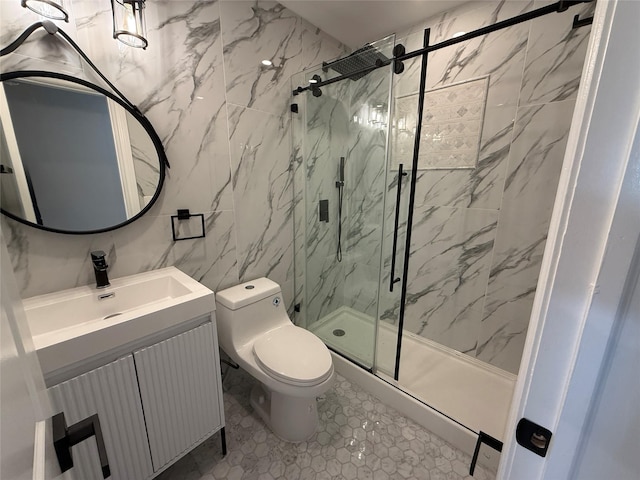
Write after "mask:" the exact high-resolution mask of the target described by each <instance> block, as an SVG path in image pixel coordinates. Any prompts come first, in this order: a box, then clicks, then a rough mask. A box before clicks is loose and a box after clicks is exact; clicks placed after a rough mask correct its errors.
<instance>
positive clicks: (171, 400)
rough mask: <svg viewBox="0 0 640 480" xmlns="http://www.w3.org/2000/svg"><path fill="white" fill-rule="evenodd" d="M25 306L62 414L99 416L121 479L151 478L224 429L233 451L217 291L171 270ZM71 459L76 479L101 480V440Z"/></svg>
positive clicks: (81, 446)
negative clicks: (217, 321)
mask: <svg viewBox="0 0 640 480" xmlns="http://www.w3.org/2000/svg"><path fill="white" fill-rule="evenodd" d="M24 307H25V311H26V314H27V321H28V323H29V326H30V328H31V332H32V335H33V341H34V346H35V349H36V351H37V352H38V357H39V359H40V363H41V366H42V370H43V372H44V375H45V380H46V382H47V386H48V387H49V393H50V396H51V398H52V401H53V403H54V405H55V406H56V408H57V409H58V410H59V411H63V412H64V414H65V417H66V420H67V423H68V424H73V423H75V422H78V421H80V420H82V419H84V418H87V417H89V416H91V415H93V414H95V413H97V414H98V417H99V419H100V423H101V426H102V432H103V437H104V441H105V447H106V450H107V455H108V459H109V465H110V469H111V478H112V479H114V480H133V479H135V480H138V479H139V480H143V479H149V478H152V477H154V476H156V475H158V474H159V473H160V472H162V471H163V470H165V469H166V468H168V467H169V466H170V465H172V464H173V463H175V462H176V461H177V460H178V459H179V458H181V457H182V456H184V455H185V454H186V453H188V452H189V451H190V450H192V449H193V448H194V447H196V446H197V445H198V444H200V443H201V442H202V441H204V440H206V439H207V438H208V437H210V436H211V435H212V434H214V433H215V432H217V431H219V430H222V432H221V437H222V444H223V452H224V450H225V448H226V447H225V445H224V424H225V422H224V411H223V403H222V385H221V378H220V359H219V355H218V339H217V334H216V324H215V312H214V310H215V300H214V294H213V292H212V291H211V290H209V289H208V288H206V287H204V286H203V285H201V284H200V283H198V282H196V281H195V280H193V279H192V278H191V277H189V276H187V275H185V274H184V273H182V272H180V271H179V270H177V269H176V268H174V267H170V268H165V269H161V270H154V271H151V272H147V273H142V274H138V275H132V276H130V277H124V278H120V279H115V280H112V281H111V286H110V287H107V288H105V289H100V290H98V289H96V288H95V287H89V286H87V287H80V288H75V289H71V290H66V291H63V292H57V293H53V294H48V295H41V296H38V297H33V298H30V299H27V300H25V301H24ZM54 413H56V412H54ZM72 452H73V453H72V455H73V461H74V469H73V470H74V473H75V477H76V478H77V479H82V480H92V479H96V480H98V479H101V478H102V473H101V470H100V461H99V459H98V452H97V448H96V442H95V440H93V439H92V438H90V439H88V440H85V441H84V442H82V443H80V444H78V445H76V446H74V447H73V449H72Z"/></svg>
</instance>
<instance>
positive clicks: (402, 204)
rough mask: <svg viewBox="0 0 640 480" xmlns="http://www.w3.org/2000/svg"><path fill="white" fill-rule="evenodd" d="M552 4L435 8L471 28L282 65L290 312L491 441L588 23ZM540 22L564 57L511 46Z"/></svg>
mask: <svg viewBox="0 0 640 480" xmlns="http://www.w3.org/2000/svg"><path fill="white" fill-rule="evenodd" d="M503 8H504V9H505V11H504V12H503V11H502V9H503ZM558 8H559V7H558V5H555V6H554V5H547V6H543V7H540V8H539V9H535V10H532V11H529V10H530V6H523V5H516V4H513V3H510V2H507V3H503V2H500V3H496V5H493V6H492V5H489V4H487V5H485V6H483V7H482V8H478V9H476V10H473V11H469V12H465V13H462V14H460V15H459V17H456V18H455V19H454V20H451V21H452V22H454V23H456V24H458V23H459V24H460V25H467V26H465V27H464V28H462V27H461V28H460V29H461V30H467V29H468V28H467V27H468V25H477V26H478V27H480V26H482V28H478V30H475V31H474V32H469V33H467V34H465V35H463V36H462V37H456V38H449V37H446V36H443V35H444V31H439V30H438V29H435V30H434V32H433V37H434V38H432V39H431V40H433V41H432V42H431V43H430V35H431V33H432V32H431V31H430V29H425V30H424V32H414V33H408V34H407V36H406V37H404V38H402V39H401V40H400V42H399V43H398V46H399V45H400V44H402V45H404V46H405V47H406V49H407V50H408V51H410V52H412V53H411V54H407V55H404V56H403V54H402V53H400V54H397V53H396V54H395V55H394V52H393V51H394V48H395V47H396V45H394V42H395V39H394V37H388V38H385V39H383V40H381V41H379V42H375V43H373V44H370V45H367V46H365V47H363V48H362V49H360V50H357V51H356V52H354V53H353V54H351V55H348V56H346V57H344V58H341V59H338V60H337V61H333V62H328V63H325V64H323V65H322V66H320V67H318V68H314V69H311V70H308V71H305V72H302V73H300V74H297V75H295V76H294V77H293V78H292V89H295V90H294V95H293V97H292V103H293V104H294V105H292V106H293V108H292V111H293V112H294V113H292V116H291V119H292V120H291V121H292V129H291V130H292V138H293V152H294V161H295V163H294V192H295V197H294V219H295V225H294V229H295V236H294V242H295V255H294V257H295V264H294V269H295V298H296V301H295V303H296V305H295V307H296V308H295V309H296V314H295V316H294V318H295V322H296V323H297V324H298V325H300V326H302V327H305V328H307V329H309V330H310V331H312V332H314V333H315V334H316V335H317V336H318V337H320V338H321V339H322V340H323V341H324V342H325V343H326V344H327V345H328V346H329V348H331V349H332V350H333V351H334V352H336V353H337V354H339V355H342V356H344V357H346V358H347V359H349V360H350V361H352V362H354V363H357V364H359V365H360V366H362V367H364V368H365V369H367V370H369V371H370V372H372V373H374V374H375V375H377V376H378V377H380V378H382V379H383V380H385V381H387V382H388V383H390V384H392V385H394V386H396V387H398V388H399V389H401V390H403V391H405V392H406V393H409V394H410V395H412V396H413V397H414V398H416V399H418V400H420V401H422V402H423V403H424V404H426V405H428V406H429V407H430V408H431V409H433V410H436V411H438V412H439V413H441V414H443V415H445V416H447V417H449V418H450V419H452V420H454V421H455V422H457V423H458V424H460V425H462V426H463V427H465V428H467V429H469V430H471V431H472V432H475V433H480V432H483V433H485V434H488V435H490V436H492V437H494V438H496V439H498V440H500V439H501V438H502V437H503V435H504V431H505V425H506V417H507V411H508V408H509V404H510V402H511V397H512V394H513V388H514V385H515V380H516V374H517V372H518V368H519V365H520V358H521V355H522V351H523V347H524V342H525V337H526V333H527V328H528V320H529V317H530V314H531V308H532V304H533V298H534V295H535V291H536V284H537V279H538V275H539V273H540V268H541V264H542V255H543V251H544V246H545V239H546V235H547V231H548V228H549V223H550V219H551V211H552V208H553V200H554V196H555V191H556V188H557V185H558V181H559V177H560V171H561V168H562V160H563V156H564V150H565V146H566V142H567V138H568V132H569V128H570V125H571V116H572V112H573V99H572V98H570V96H571V95H573V93H572V92H575V89H576V87H577V84H578V83H579V76H580V71H581V67H582V61H583V58H584V52H585V51H586V42H587V39H588V31H586V30H582V31H580V30H578V31H576V30H575V27H574V26H573V25H572V22H571V20H572V16H573V15H574V14H575V13H577V12H578V10H577V9H576V10H575V11H574V12H566V13H563V12H564V10H562V9H560V10H558ZM580 8H581V10H580V11H581V12H582V13H586V14H588V12H589V8H590V7H589V6H588V5H585V6H583V7H580ZM494 9H497V10H494ZM496 11H499V13H500V16H504V17H505V18H506V20H503V21H502V22H495V19H494V16H495V13H496ZM558 12H560V13H558ZM548 14H551V16H549V17H545V19H544V21H539V22H535V23H530V22H529V21H530V20H531V19H532V18H538V17H542V16H546V15H548ZM487 22H488V23H491V25H487ZM450 30H451V31H456V30H455V28H453V27H451V29H450ZM466 36H468V37H469V38H465V37H466ZM541 38H544V39H545V42H550V43H549V44H550V45H551V44H553V45H555V46H554V47H553V49H555V50H556V51H558V52H564V53H566V54H567V55H570V56H571V58H572V61H563V62H561V65H560V63H558V64H556V63H553V61H554V58H555V57H553V58H551V57H547V56H545V55H546V54H545V55H542V56H540V57H539V58H536V57H534V56H530V55H525V54H524V53H525V51H526V52H527V53H528V52H529V50H531V49H533V50H535V49H536V48H538V45H539V42H540V39H541ZM474 39H475V40H474ZM462 42H468V43H462ZM479 45H482V48H480V47H479ZM421 48H422V49H424V50H422V51H423V52H424V51H426V50H428V51H429V53H428V55H423V54H420V52H418V50H420V49H421ZM527 48H528V49H529V50H527ZM553 49H552V50H553ZM552 50H548V51H552ZM546 51H547V50H545V52H546ZM513 52H518V54H517V55H514V54H513ZM564 53H563V54H564ZM398 57H401V58H400V60H399V61H401V62H403V66H404V68H403V69H400V70H403V71H402V72H398V69H397V65H396V64H395V62H393V61H389V60H390V59H391V58H395V59H398ZM462 57H464V61H462V60H461V58H462ZM427 58H428V68H427ZM545 62H547V63H546V64H545V65H544V66H541V65H542V64H543V63H545ZM552 65H553V66H554V68H556V67H557V68H559V69H561V70H563V72H562V78H563V79H571V78H574V80H572V81H571V82H569V83H567V84H566V85H564V84H563V88H564V87H566V88H567V90H566V91H563V92H562V94H561V95H556V93H557V88H558V86H557V85H556V84H555V83H553V82H551V81H550V78H549V76H548V75H547V72H548V69H547V67H549V68H550V66H552ZM368 66H370V67H371V68H369V67H368ZM338 77H341V80H340V81H338V80H337V78H338ZM333 79H336V81H332V80H333ZM567 96H569V97H567ZM541 102H542V103H541ZM545 102H546V103H545Z"/></svg>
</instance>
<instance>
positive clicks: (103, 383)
mask: <svg viewBox="0 0 640 480" xmlns="http://www.w3.org/2000/svg"><path fill="white" fill-rule="evenodd" d="M49 393H50V395H49V396H50V397H51V400H52V402H53V405H54V406H55V407H56V409H57V410H58V411H63V412H64V415H65V419H66V421H67V425H72V424H74V423H76V422H79V421H80V420H82V419H85V418H87V417H90V416H91V415H93V414H95V413H97V414H98V418H99V419H100V426H101V427H102V435H103V438H104V443H105V447H106V449H107V456H108V457H109V467H110V468H111V478H113V479H114V480H115V479H134V478H135V479H145V478H151V477H152V476H153V467H152V465H151V455H150V454H149V442H148V441H147V434H146V431H145V424H144V414H143V411H142V402H141V401H140V393H139V392H138V382H137V379H136V368H135V365H134V362H133V355H127V356H126V357H124V358H121V359H119V360H116V361H115V362H112V363H110V364H108V365H105V366H104V367H100V368H96V369H95V370H92V371H90V372H87V373H85V374H83V375H79V376H77V377H75V378H72V379H71V380H68V381H66V382H63V383H61V384H59V385H56V386H54V387H51V388H50V389H49ZM71 452H72V456H73V473H74V477H75V478H76V479H77V480H101V479H102V471H101V470H100V459H99V458H98V448H97V446H96V440H95V437H91V438H89V439H87V440H85V441H84V442H81V443H79V444H78V445H76V446H74V447H73V448H72V450H71Z"/></svg>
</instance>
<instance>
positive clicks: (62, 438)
mask: <svg viewBox="0 0 640 480" xmlns="http://www.w3.org/2000/svg"><path fill="white" fill-rule="evenodd" d="M52 421H53V446H54V448H55V450H56V456H57V457H58V463H59V464H60V470H61V471H62V472H66V471H67V470H69V469H70V468H72V467H73V458H72V457H71V447H73V446H74V445H77V444H79V443H80V442H82V441H84V440H86V439H87V438H89V437H92V436H94V435H95V436H96V444H97V445H98V456H99V457H100V468H101V469H102V478H109V477H110V476H111V469H110V468H109V459H108V458H107V449H106V448H105V446H104V437H103V436H102V428H101V427H100V420H99V419H98V414H95V415H91V416H90V417H87V418H85V419H84V420H80V421H79V422H78V423H74V424H73V425H70V426H68V427H67V421H66V420H65V418H64V413H62V412H61V413H58V414H57V415H54V416H53V417H52Z"/></svg>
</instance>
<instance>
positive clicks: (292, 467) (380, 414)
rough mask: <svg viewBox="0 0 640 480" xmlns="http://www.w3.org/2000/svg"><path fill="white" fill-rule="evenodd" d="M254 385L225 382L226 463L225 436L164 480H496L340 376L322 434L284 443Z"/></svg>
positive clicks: (237, 374) (324, 411) (324, 402)
mask: <svg viewBox="0 0 640 480" xmlns="http://www.w3.org/2000/svg"><path fill="white" fill-rule="evenodd" d="M253 382H254V380H253V378H252V377H250V376H249V375H248V374H247V373H245V372H243V371H242V370H237V371H231V372H230V373H229V375H228V378H226V379H225V381H224V387H225V388H224V389H225V392H224V401H225V415H226V420H227V428H226V431H227V447H228V453H227V456H226V457H222V455H221V453H220V439H219V435H214V436H213V437H212V438H210V439H208V440H206V441H205V442H204V443H203V444H202V445H200V446H199V447H198V448H196V449H195V450H193V451H192V452H191V453H189V454H188V455H186V456H185V457H184V458H182V459H181V460H180V461H179V462H177V463H176V464H175V465H173V466H172V467H171V468H170V469H168V470H166V471H165V472H163V473H162V474H161V475H160V476H159V477H157V478H158V480H214V479H215V480H219V479H229V480H244V479H257V480H276V479H286V480H298V479H300V480H313V479H317V480H330V479H346V480H355V479H358V480H368V479H371V480H387V479H424V480H463V479H464V480H471V479H473V478H475V479H477V480H493V478H494V474H493V473H491V472H490V471H488V470H486V469H483V468H482V467H477V468H476V471H475V475H474V476H473V477H470V476H469V463H470V462H471V458H470V457H469V455H466V454H465V453H463V452H461V451H459V450H457V449H455V448H453V447H452V446H450V445H448V444H447V443H446V442H444V441H443V440H441V439H440V438H438V437H436V436H435V435H433V434H431V433H429V432H428V431H427V430H425V429H424V428H422V427H420V426H419V425H417V424H415V423H414V422H412V421H411V420H408V419H407V418H405V417H403V416H402V415H400V414H399V413H398V412H396V411H395V410H394V409H392V408H390V407H388V406H386V405H384V404H383V403H381V402H380V401H379V400H377V399H376V398H375V397H373V396H372V395H370V394H368V393H367V392H365V391H364V390H362V389H361V388H360V387H358V386H357V385H355V384H352V383H351V382H349V381H347V380H346V379H345V378H343V377H341V376H340V375H338V376H337V380H336V383H335V385H334V387H333V388H332V389H331V390H329V391H328V392H327V394H326V395H324V396H323V398H321V399H320V400H319V402H318V411H319V414H320V427H319V430H318V433H317V434H316V435H314V436H313V437H312V438H311V439H310V440H308V441H307V442H302V443H299V444H291V443H287V442H284V441H282V440H280V439H279V438H278V437H276V436H275V435H274V434H273V433H271V431H270V430H269V429H268V428H267V427H266V426H265V424H264V423H263V422H262V420H260V419H259V418H258V416H257V415H256V414H254V412H253V410H252V408H251V406H250V405H249V393H250V392H251V387H252V386H253Z"/></svg>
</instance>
